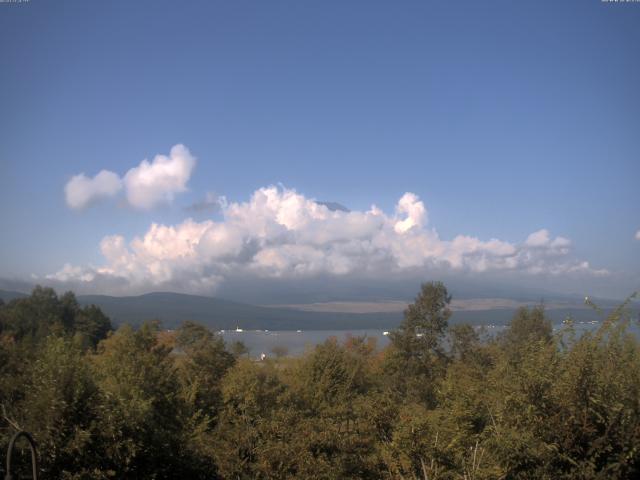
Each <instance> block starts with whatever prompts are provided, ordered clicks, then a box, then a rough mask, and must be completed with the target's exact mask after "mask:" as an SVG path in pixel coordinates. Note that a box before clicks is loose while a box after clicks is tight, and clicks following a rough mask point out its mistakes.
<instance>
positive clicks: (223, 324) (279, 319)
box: [0, 290, 609, 330]
mask: <svg viewBox="0 0 640 480" xmlns="http://www.w3.org/2000/svg"><path fill="white" fill-rule="evenodd" d="M26 296H27V295H26V294H25V293H21V292H16V291H9V290H0V298H1V299H2V300H3V301H4V302H9V301H11V300H13V299H16V298H23V297H26ZM77 298H78V301H79V302H80V303H81V304H82V305H89V304H94V305H97V306H99V307H100V308H101V309H102V310H103V311H104V312H105V314H107V315H108V316H109V318H111V320H112V322H113V323H114V324H115V325H120V324H123V323H128V324H131V325H140V324H141V323H142V322H144V321H145V320H152V319H157V320H160V321H162V324H163V326H164V327H165V328H175V327H177V326H178V325H180V324H181V323H182V322H183V321H185V320H192V321H195V322H199V323H202V324H204V325H206V326H208V327H210V328H212V329H215V330H222V329H224V330H230V329H235V328H236V327H240V328H242V329H244V330H258V329H259V330H265V329H266V330H298V329H301V330H356V329H384V330H389V329H393V328H395V327H397V326H398V324H399V323H400V321H401V320H402V313H401V312H380V313H341V312H310V311H302V310H296V309H295V308H292V307H293V306H291V307H289V308H272V307H263V306H257V305H250V304H246V303H240V302H233V301H230V300H223V299H219V298H212V297H203V296H198V295H186V294H181V293H171V292H156V293H148V294H145V295H137V296H130V297H113V296H108V295H78V297H77ZM606 310H609V308H607V309H606ZM547 313H548V315H549V316H550V317H551V318H552V319H553V321H555V322H560V321H562V320H563V319H564V318H565V317H566V316H567V315H571V316H572V317H573V318H574V319H575V320H582V319H584V320H592V319H595V318H597V317H596V315H595V312H593V311H591V310H590V309H586V308H584V307H580V306H575V307H572V306H567V308H553V309H549V310H548V312H547ZM512 316H513V309H506V308H500V309H492V310H478V311H455V312H454V313H453V316H452V318H451V323H471V324H494V325H500V324H505V323H508V322H509V321H510V319H511V317H512Z"/></svg>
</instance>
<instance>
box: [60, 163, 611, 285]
mask: <svg viewBox="0 0 640 480" xmlns="http://www.w3.org/2000/svg"><path fill="white" fill-rule="evenodd" d="M172 152H173V151H172ZM141 168H142V170H141V171H140V172H139V173H140V175H143V174H144V173H145V169H146V168H147V166H142V165H141ZM136 175H137V174H136ZM125 178H126V177H125ZM136 181H138V179H137V178H136ZM143 196H145V198H150V197H154V198H155V196H156V193H155V192H153V193H149V195H148V196H147V195H146V194H145V195H143ZM222 216H223V220H221V221H213V220H206V221H202V222H196V221H194V220H192V219H188V220H185V221H184V222H182V223H180V224H178V225H161V224H155V223H154V224H152V225H151V227H150V228H149V230H148V231H147V232H146V233H145V234H144V235H143V236H141V237H135V238H134V239H133V240H131V241H129V242H127V240H125V238H124V237H122V236H120V235H112V236H107V237H105V238H104V239H103V240H102V242H101V244H100V248H101V251H102V254H103V255H104V257H105V264H104V265H103V266H100V267H92V266H89V267H77V266H72V265H65V266H64V268H63V269H62V270H60V271H59V272H57V273H55V274H53V275H50V276H49V277H48V278H49V279H52V280H59V281H64V282H75V283H76V284H77V283H81V284H88V283H92V282H94V283H100V284H102V285H104V284H105V283H108V284H112V285H113V284H117V285H120V286H122V287H126V288H129V289H131V290H132V291H133V290H135V291H145V290H147V291H150V290H154V289H161V288H164V289H173V290H179V291H189V292H200V293H211V292H213V291H214V290H215V288H216V287H217V286H219V285H220V284H221V283H222V282H224V281H225V279H228V278H232V277H234V276H239V275H242V276H245V277H246V276H252V277H257V278H281V279H282V278H285V279H294V280H295V279H304V278H313V277H317V276H320V275H324V276H326V275H329V276H340V277H344V276H348V275H359V276H374V275H380V274H382V275H384V274H395V273H406V272H414V273H415V272H428V271H429V269H432V268H433V269H447V270H452V271H468V272H492V271H494V272H495V271H517V272H519V273H524V274H531V275H537V274H550V275H560V274H568V273H573V272H581V273H584V274H591V275H599V274H605V273H606V271H603V270H594V269H592V268H591V267H590V266H589V264H588V263H587V262H584V261H576V260H572V259H571V256H570V249H571V242H570V241H569V240H568V239H566V238H563V237H553V236H552V235H551V234H550V233H549V232H548V231H547V230H545V229H543V230H539V231H536V232H534V233H532V234H531V235H529V236H528V237H527V238H526V239H525V240H524V241H523V242H520V243H511V242H506V241H503V240H498V239H495V238H492V239H489V240H480V239H478V238H476V237H472V236H467V235H458V236H456V237H455V238H453V239H451V240H445V239H441V238H440V237H439V235H438V233H437V232H436V231H435V230H434V229H433V228H430V227H429V226H428V214H427V209H426V207H425V205H424V203H423V202H422V201H420V199H419V198H418V197H417V196H416V195H414V194H412V193H405V194H404V195H403V196H402V197H401V198H400V200H399V201H398V203H397V205H396V209H395V212H394V213H393V214H386V213H384V212H383V211H381V210H380V209H378V208H376V207H375V206H372V207H371V208H370V209H369V210H367V211H350V212H345V211H340V210H330V209H329V208H327V207H326V206H325V205H322V204H319V203H317V202H316V201H314V200H313V199H310V198H306V197H305V196H304V195H301V194H299V193H297V192H296V191H295V190H290V189H286V188H277V187H268V188H261V189H259V190H257V191H256V192H254V193H253V195H252V196H251V199H250V200H249V201H248V202H242V203H235V202H231V203H224V204H223V206H222Z"/></svg>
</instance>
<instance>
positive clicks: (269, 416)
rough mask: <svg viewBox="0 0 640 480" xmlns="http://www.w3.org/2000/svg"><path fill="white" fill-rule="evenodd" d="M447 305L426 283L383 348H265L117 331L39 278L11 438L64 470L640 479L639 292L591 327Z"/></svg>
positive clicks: (14, 336)
mask: <svg viewBox="0 0 640 480" xmlns="http://www.w3.org/2000/svg"><path fill="white" fill-rule="evenodd" d="M449 302H450V297H449V295H448V293H447V290H446V288H445V287H444V285H442V284H440V283H428V284H425V285H423V286H422V289H421V291H420V293H419V295H418V296H417V297H416V300H415V302H414V303H413V304H412V305H411V306H410V307H409V308H408V309H407V311H406V312H405V317H404V320H403V322H402V324H401V325H400V326H399V328H398V329H397V330H395V331H394V332H392V334H391V344H390V346H389V347H387V348H385V349H384V350H379V349H377V348H376V345H375V343H374V342H373V341H372V339H367V338H347V339H346V340H344V341H343V342H342V343H340V342H338V341H337V340H330V341H327V342H325V343H324V344H322V345H318V346H317V347H315V349H313V350H311V351H309V352H308V353H307V354H306V355H304V356H302V357H297V358H289V357H286V356H285V355H284V353H285V352H279V353H280V354H279V355H277V358H274V359H268V360H265V361H261V362H256V361H252V360H251V359H249V358H247V356H246V354H245V353H246V350H245V349H243V348H242V345H234V346H233V348H231V347H227V346H225V344H224V342H223V341H222V339H221V338H219V337H218V336H216V335H215V334H213V333H211V332H210V331H209V330H208V329H206V328H204V327H202V326H200V325H198V324H195V323H192V322H185V323H184V324H183V325H182V326H181V327H180V328H179V329H178V330H176V331H173V332H167V331H162V330H161V329H160V326H159V325H158V323H157V322H147V323H145V324H144V325H143V326H142V327H140V328H139V329H137V330H134V329H133V328H131V327H129V326H122V327H120V328H119V329H118V330H116V331H115V332H113V331H111V325H110V322H109V320H108V318H106V317H105V316H104V315H103V314H102V312H101V311H100V310H99V309H98V308H96V307H80V306H79V305H78V303H77V301H76V299H75V297H74V295H73V294H72V293H67V294H64V295H62V296H61V297H58V296H56V294H55V293H54V292H53V291H52V290H50V289H45V288H36V289H35V290H34V291H33V293H32V295H31V296H30V297H28V298H24V299H16V300H13V301H11V302H8V303H7V304H6V305H0V404H1V405H2V409H1V410H0V417H2V418H0V448H2V451H4V450H5V449H6V446H7V443H8V441H9V438H10V436H11V435H12V434H13V433H14V432H15V431H16V429H26V430H28V431H30V432H32V433H33V435H34V437H35V438H36V440H37V442H38V446H39V452H40V462H41V468H42V478H56V479H58V478H61V479H108V478H119V479H120V478H124V479H129V478H136V479H147V478H150V479H154V478H155V479H169V478H189V479H204V478H207V479H211V478H225V479H285V478H304V479H349V478H353V479H355V478H364V479H378V478H388V479H403V478H404V479H423V480H425V479H430V480H431V479H485V478H486V479H500V478H505V479H525V478H553V479H562V478H580V479H591V478H638V476H639V475H640V344H639V342H638V340H637V339H636V338H635V337H634V336H632V335H631V334H629V333H628V332H627V325H628V323H629V321H630V319H629V315H628V313H627V312H626V305H622V306H621V307H620V308H618V309H617V310H616V311H615V312H614V313H613V314H611V315H610V316H609V317H608V318H607V319H606V320H605V321H604V322H603V323H602V325H601V327H600V328H599V329H598V330H597V331H595V332H593V333H587V334H585V335H583V336H581V337H580V338H577V336H576V335H574V334H573V331H572V327H571V325H568V326H567V327H566V329H565V330H564V331H563V332H560V333H555V334H554V332H553V330H552V328H551V324H550V322H549V321H548V319H547V318H546V317H545V312H544V309H543V308H542V307H537V308H533V309H527V308H523V309H520V310H518V311H517V312H516V314H515V316H514V318H513V320H512V322H511V325H510V327H509V328H508V329H507V330H506V331H505V333H504V334H503V335H501V336H499V337H496V338H484V339H482V338H481V337H480V336H479V334H478V332H477V331H476V330H474V329H473V328H471V327H470V326H466V325H456V326H449V322H448V320H449V317H450V315H451V313H450V311H449V309H448V305H449ZM22 460H23V461H22V463H26V461H24V458H23V459H22ZM14 473H15V472H14Z"/></svg>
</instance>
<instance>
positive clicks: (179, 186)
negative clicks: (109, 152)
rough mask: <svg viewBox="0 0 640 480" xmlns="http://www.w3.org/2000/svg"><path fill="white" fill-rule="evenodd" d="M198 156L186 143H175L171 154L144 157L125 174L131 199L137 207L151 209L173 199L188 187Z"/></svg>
mask: <svg viewBox="0 0 640 480" xmlns="http://www.w3.org/2000/svg"><path fill="white" fill-rule="evenodd" d="M195 164H196V159H195V158H194V157H193V156H192V155H191V152H189V149H188V148H187V147H185V146H184V145H175V146H174V147H172V148H171V152H170V153H169V156H168V157H167V156H166V155H156V156H155V158H154V159H153V161H152V162H149V161H148V160H143V161H142V162H141V163H140V165H138V166H137V167H135V168H132V169H131V170H129V171H128V172H127V174H126V175H125V176H124V184H125V188H126V191H127V200H128V201H129V203H130V204H131V205H133V206H134V207H136V208H141V209H147V208H151V207H154V206H155V205H158V204H160V203H165V202H170V201H171V200H173V196H174V195H175V194H176V193H180V192H184V191H186V190H187V182H188V181H189V178H190V177H191V172H192V171H193V167H195Z"/></svg>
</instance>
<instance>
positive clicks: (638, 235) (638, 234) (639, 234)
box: [636, 230, 640, 240]
mask: <svg viewBox="0 0 640 480" xmlns="http://www.w3.org/2000/svg"><path fill="white" fill-rule="evenodd" d="M636 240H640V230H638V231H637V232H636Z"/></svg>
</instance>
